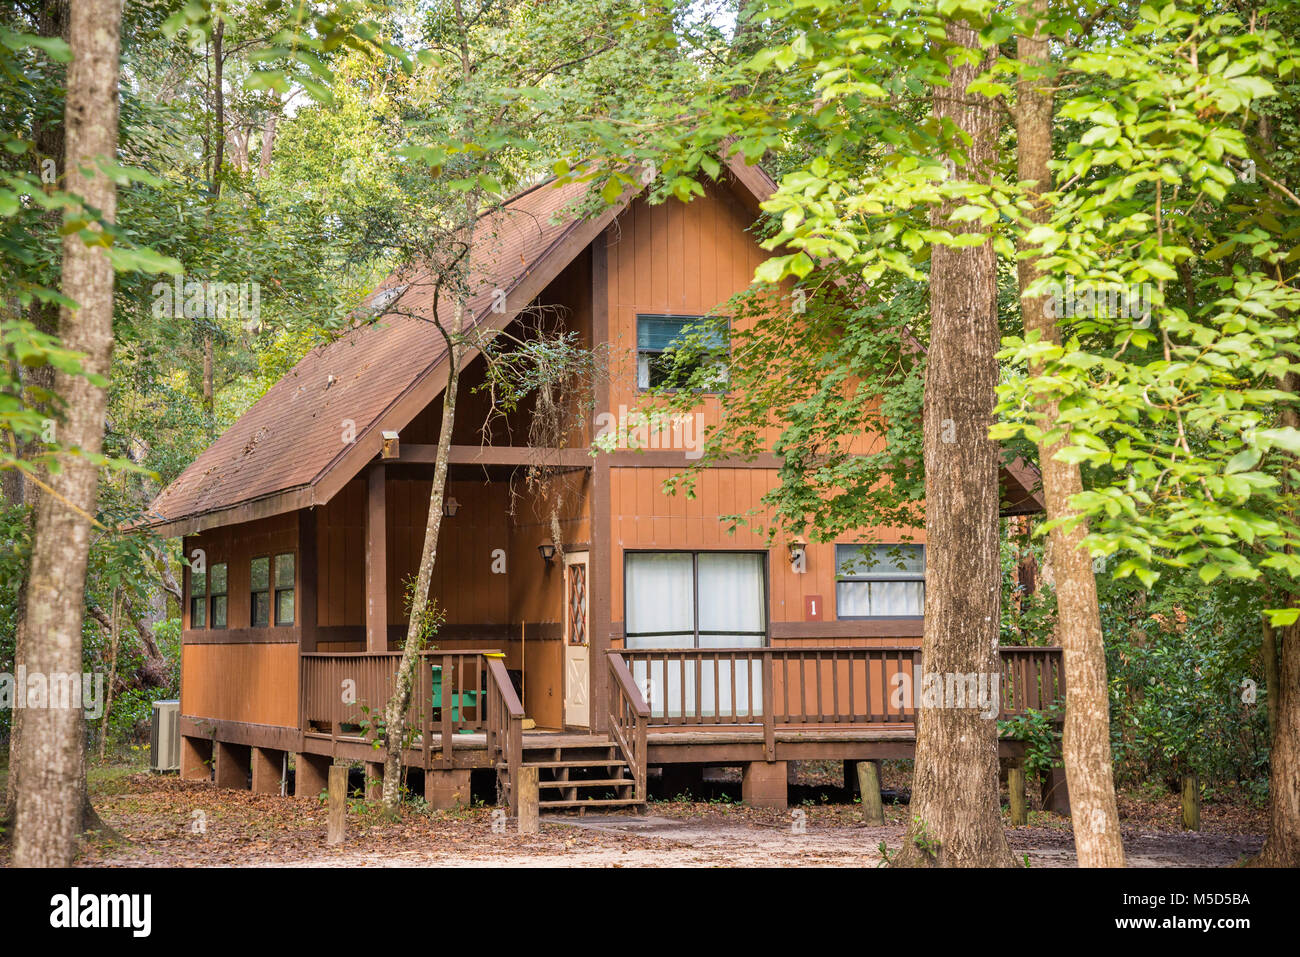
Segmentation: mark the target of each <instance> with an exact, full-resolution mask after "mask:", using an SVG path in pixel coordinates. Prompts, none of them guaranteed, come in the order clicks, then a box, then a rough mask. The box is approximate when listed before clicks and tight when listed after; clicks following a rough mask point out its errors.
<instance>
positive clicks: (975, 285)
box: [895, 23, 1012, 867]
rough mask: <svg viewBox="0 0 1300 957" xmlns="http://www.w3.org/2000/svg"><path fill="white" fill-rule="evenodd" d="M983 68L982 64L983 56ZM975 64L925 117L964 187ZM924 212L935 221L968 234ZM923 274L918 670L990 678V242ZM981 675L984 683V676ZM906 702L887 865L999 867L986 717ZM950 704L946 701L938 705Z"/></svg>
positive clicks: (982, 120) (988, 133)
mask: <svg viewBox="0 0 1300 957" xmlns="http://www.w3.org/2000/svg"><path fill="white" fill-rule="evenodd" d="M946 32H947V35H948V39H949V40H950V41H952V42H954V43H957V44H960V45H962V46H966V47H972V48H978V40H977V38H976V35H975V32H974V31H972V30H970V29H968V28H966V27H965V26H959V25H957V24H952V23H950V24H948V25H947V27H946ZM986 62H987V61H986ZM983 69H985V67H984V66H981V65H980V64H979V63H976V64H970V63H954V64H953V69H952V75H951V86H950V87H948V88H946V89H936V90H935V92H934V112H935V115H936V117H938V118H939V119H942V118H947V119H949V120H951V121H952V122H953V123H955V124H956V126H957V127H958V128H959V129H961V130H963V131H964V132H966V133H967V134H969V136H970V137H971V140H972V143H971V145H970V147H969V148H968V156H967V162H966V164H965V165H964V166H963V167H961V168H959V169H958V176H959V178H961V179H965V180H987V178H988V176H989V170H990V163H991V160H992V158H993V149H994V136H995V134H996V131H997V117H996V115H995V114H994V112H993V107H992V104H991V103H990V102H989V101H988V100H987V99H986V98H985V97H983V96H973V95H969V94H968V93H967V92H966V88H967V86H968V85H969V84H970V83H971V81H972V80H974V79H975V77H976V76H978V75H979V74H980V72H982V70H983ZM952 209H953V204H951V203H947V204H945V205H944V206H943V207H942V208H940V209H938V210H936V211H935V213H934V216H933V219H934V222H935V224H936V225H937V226H941V227H944V228H947V229H948V230H950V231H951V232H953V233H963V232H979V231H981V227H979V226H977V225H973V224H963V223H955V222H951V221H950V220H949V216H950V214H951V212H952ZM931 257H932V258H931V270H930V315H931V331H930V349H929V353H928V356H927V364H926V374H925V402H924V416H923V417H924V424H925V501H926V508H925V515H926V518H925V532H926V542H927V547H926V562H927V567H926V583H925V584H926V587H925V637H924V639H923V640H922V644H921V660H922V666H923V669H924V671H925V673H926V674H934V673H938V674H940V675H970V674H975V675H984V676H991V675H994V674H997V673H998V657H997V655H998V651H997V646H998V622H999V602H1000V597H1001V581H1000V576H1001V570H1000V564H999V558H998V465H999V463H998V450H997V447H996V446H995V445H994V443H993V442H992V441H991V440H990V439H989V437H988V430H989V426H990V424H991V422H992V414H993V405H994V387H995V386H996V385H997V379H998V367H997V361H996V359H995V358H994V355H995V353H996V351H997V348H998V324H997V314H996V289H995V267H996V256H995V254H994V252H993V245H992V242H991V240H990V241H986V242H984V243H982V244H981V245H979V246H972V247H963V248H954V247H949V246H944V245H940V244H936V245H935V246H934V248H933V251H932V253H931ZM986 680H988V679H987V678H986ZM920 690H921V689H913V691H914V694H916V698H917V731H916V770H915V774H914V778H913V784H912V803H911V809H910V812H911V817H912V822H911V824H910V825H909V826H908V829H907V836H906V838H905V841H904V845H903V848H902V850H901V851H900V852H899V853H898V855H897V856H896V857H895V863H897V864H900V865H905V866H925V865H940V866H948V867H953V866H1009V865H1010V864H1011V863H1012V858H1011V852H1010V850H1009V849H1008V847H1007V842H1006V836H1005V834H1004V833H1003V830H1002V816H1001V811H1000V807H999V801H998V740H997V722H996V720H995V717H996V715H995V716H994V717H986V716H984V715H982V714H981V709H979V708H978V707H971V706H967V707H951V706H950V707H925V706H924V705H925V699H924V697H923V696H922V695H921V694H919V693H917V692H919V691H920ZM948 704H950V705H951V704H955V702H948Z"/></svg>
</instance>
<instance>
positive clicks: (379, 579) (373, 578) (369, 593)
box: [366, 465, 388, 654]
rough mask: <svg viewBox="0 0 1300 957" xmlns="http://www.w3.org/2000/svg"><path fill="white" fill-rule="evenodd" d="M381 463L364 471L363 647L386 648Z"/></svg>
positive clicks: (385, 553) (385, 551) (385, 546)
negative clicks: (364, 635) (364, 639)
mask: <svg viewBox="0 0 1300 957" xmlns="http://www.w3.org/2000/svg"><path fill="white" fill-rule="evenodd" d="M384 474H385V469H384V467H383V466H382V465H375V466H372V467H371V469H370V471H369V472H368V473H366V651H368V652H370V653H372V654H373V653H375V652H377V651H387V650H388V539H387V530H386V528H385V519H384V512H385V502H384Z"/></svg>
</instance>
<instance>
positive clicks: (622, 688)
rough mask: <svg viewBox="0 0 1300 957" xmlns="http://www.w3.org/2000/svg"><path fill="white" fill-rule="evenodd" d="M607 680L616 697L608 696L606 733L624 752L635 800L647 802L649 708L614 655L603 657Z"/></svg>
mask: <svg viewBox="0 0 1300 957" xmlns="http://www.w3.org/2000/svg"><path fill="white" fill-rule="evenodd" d="M606 661H607V662H608V664H609V673H610V676H611V677H612V678H613V679H614V680H613V685H614V687H615V688H617V689H618V692H619V693H618V694H611V695H610V696H609V732H610V736H611V737H612V738H613V739H614V741H615V743H617V744H618V746H619V748H620V749H621V750H622V752H623V759H624V760H625V761H627V764H628V767H629V768H630V769H631V770H632V780H633V782H634V783H635V788H636V800H637V802H638V803H643V802H644V801H645V799H646V725H648V724H649V723H650V706H649V705H648V704H646V700H645V697H644V696H643V695H642V694H641V689H640V688H638V687H637V685H636V680H635V679H634V678H633V677H632V672H631V671H629V670H628V667H627V662H626V661H624V660H623V656H622V655H621V654H619V653H618V652H617V651H610V652H608V653H607V655H606Z"/></svg>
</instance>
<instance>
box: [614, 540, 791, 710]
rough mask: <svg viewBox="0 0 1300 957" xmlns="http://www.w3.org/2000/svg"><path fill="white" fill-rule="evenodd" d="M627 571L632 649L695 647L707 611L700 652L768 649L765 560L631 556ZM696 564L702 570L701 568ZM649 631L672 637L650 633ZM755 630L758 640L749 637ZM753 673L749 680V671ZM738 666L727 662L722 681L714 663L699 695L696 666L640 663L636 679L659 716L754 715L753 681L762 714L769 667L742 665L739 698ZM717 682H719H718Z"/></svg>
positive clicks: (704, 670)
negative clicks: (765, 638) (765, 644)
mask: <svg viewBox="0 0 1300 957" xmlns="http://www.w3.org/2000/svg"><path fill="white" fill-rule="evenodd" d="M625 561H626V567H627V578H626V582H627V596H626V603H627V604H626V615H627V626H626V627H627V647H628V648H691V647H695V634H694V632H695V628H694V627H693V626H694V624H695V622H694V617H695V608H696V604H697V603H698V606H699V628H698V630H699V631H700V632H718V634H712V635H706V634H701V635H700V636H699V647H700V648H761V647H762V646H763V632H764V630H765V627H766V621H767V608H766V594H765V592H764V587H763V586H764V581H763V556H762V555H757V554H752V553H743V552H702V553H700V554H698V555H696V556H692V555H690V554H682V553H672V552H658V553H655V552H630V553H628V554H627V556H626V559H625ZM693 566H694V567H693ZM645 632H661V633H663V632H666V633H667V634H653V635H644V634H643V633H645ZM742 632H755V634H748V635H747V634H742ZM747 668H748V670H750V671H751V674H750V675H746V673H745V672H746V670H747ZM732 670H733V667H732V664H731V662H730V661H723V662H720V663H719V665H718V668H717V673H716V676H715V672H714V665H713V661H712V660H711V659H706V660H705V662H704V663H703V664H702V666H701V669H700V671H701V676H700V683H699V684H700V686H699V689H698V707H697V689H696V669H695V663H694V660H693V659H691V660H688V661H687V663H686V665H685V666H684V667H683V665H682V664H681V663H678V662H672V663H669V664H668V666H667V667H665V666H664V665H663V664H662V663H660V662H656V663H654V664H653V665H652V666H650V667H647V665H646V663H645V662H644V661H634V662H633V669H632V674H633V677H634V678H635V679H636V681H637V683H638V684H639V685H640V686H641V689H642V693H643V694H645V695H646V698H647V703H648V704H649V705H650V709H651V711H652V712H653V713H654V714H656V715H668V716H672V717H677V716H681V715H683V714H685V715H695V714H697V712H698V713H699V714H701V715H706V716H711V715H714V714H726V715H730V714H732V713H733V704H734V711H735V712H736V713H745V714H748V713H749V706H750V680H752V682H753V698H754V712H755V713H756V714H757V713H758V711H759V710H760V708H761V702H762V700H763V699H762V666H761V664H760V663H759V662H758V661H753V662H751V663H750V664H749V665H748V666H746V665H745V664H740V663H738V664H737V665H736V667H735V671H736V676H735V683H736V694H735V701H734V703H733V700H732V694H731V683H732V674H731V673H732ZM715 677H716V680H715Z"/></svg>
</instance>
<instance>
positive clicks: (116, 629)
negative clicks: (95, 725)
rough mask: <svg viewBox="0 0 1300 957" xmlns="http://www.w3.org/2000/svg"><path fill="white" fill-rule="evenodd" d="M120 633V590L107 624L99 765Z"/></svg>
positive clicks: (106, 739)
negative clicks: (106, 660)
mask: <svg viewBox="0 0 1300 957" xmlns="http://www.w3.org/2000/svg"><path fill="white" fill-rule="evenodd" d="M121 631H122V598H121V589H120V588H118V589H114V591H113V616H112V618H111V619H110V622H109V643H110V649H111V650H110V653H109V655H110V657H109V665H108V682H107V684H106V686H105V688H104V714H103V715H102V718H101V721H100V724H99V763H100V764H103V763H104V750H105V748H107V746H108V716H109V714H111V713H112V711H113V683H114V682H116V681H117V647H118V636H119V635H120V634H121Z"/></svg>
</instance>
